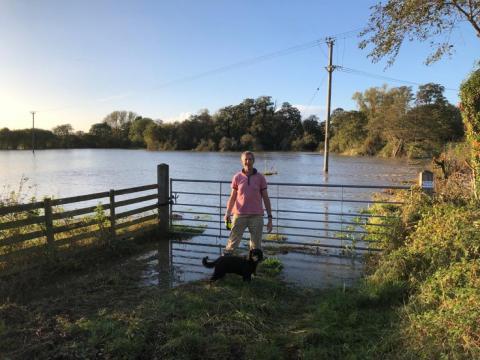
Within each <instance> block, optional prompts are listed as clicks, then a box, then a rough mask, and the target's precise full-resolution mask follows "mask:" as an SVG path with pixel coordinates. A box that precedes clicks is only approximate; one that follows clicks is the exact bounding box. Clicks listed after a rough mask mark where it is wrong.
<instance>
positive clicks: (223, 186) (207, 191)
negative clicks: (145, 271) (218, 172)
mask: <svg viewBox="0 0 480 360" xmlns="http://www.w3.org/2000/svg"><path fill="white" fill-rule="evenodd" d="M229 188H230V182H228V181H216V180H199V179H176V178H174V179H171V180H170V197H171V198H172V199H174V202H173V204H172V205H171V206H170V211H171V213H172V215H171V217H170V219H171V220H170V222H171V224H170V226H171V228H172V232H173V233H176V234H178V235H179V236H181V235H200V236H201V238H202V239H203V240H201V241H204V242H207V243H214V244H216V245H218V244H223V245H224V244H225V243H226V239H227V238H228V236H229V231H228V230H226V229H225V228H224V223H223V215H224V213H225V210H226V208H225V205H226V202H227V199H228V197H229V196H230V194H229V193H228V191H229ZM410 188H411V187H410V186H402V185H394V186H382V185H343V184H315V183H276V182H269V184H268V192H269V197H270V200H271V203H272V212H273V215H274V216H273V218H274V224H273V225H274V231H273V233H272V234H267V233H266V232H264V234H263V237H264V245H267V246H273V247H280V246H281V247H283V248H285V247H287V246H295V247H298V246H302V247H306V248H322V249H324V250H325V251H330V252H331V253H332V254H333V250H335V251H336V252H337V253H338V252H342V251H345V250H346V249H348V250H349V251H354V252H365V251H380V250H381V249H380V248H378V247H377V246H375V243H377V242H379V241H380V240H375V239H371V238H369V237H368V236H367V235H369V236H370V235H377V237H381V236H382V235H383V234H384V233H385V228H387V227H389V225H388V224H385V223H384V222H379V221H378V220H379V219H382V220H386V219H388V218H389V217H387V216H385V215H382V214H379V213H375V212H374V211H372V209H373V208H374V207H375V206H377V205H392V206H398V205H401V204H402V202H399V201H395V199H393V198H392V196H391V193H392V190H410ZM379 193H382V194H383V196H378V194H379ZM365 210H369V211H368V212H367V211H365ZM366 226H369V227H371V228H369V231H368V232H367V231H366V229H365V227H366ZM376 229H377V230H376ZM370 237H371V236H370ZM208 239H210V240H208ZM244 240H247V238H244Z"/></svg>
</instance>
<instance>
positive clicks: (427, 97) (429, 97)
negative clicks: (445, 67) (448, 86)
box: [415, 83, 447, 105]
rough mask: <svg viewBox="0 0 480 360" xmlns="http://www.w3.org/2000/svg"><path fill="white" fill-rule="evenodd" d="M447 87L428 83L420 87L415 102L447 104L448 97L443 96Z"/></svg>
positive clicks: (418, 103) (421, 103)
mask: <svg viewBox="0 0 480 360" xmlns="http://www.w3.org/2000/svg"><path fill="white" fill-rule="evenodd" d="M444 91H445V87H444V86H442V85H440V84H435V83H428V84H425V85H420V86H419V87H418V91H417V95H416V99H415V104H417V105H430V104H435V105H445V104H446V103H447V99H446V98H445V96H443V92H444Z"/></svg>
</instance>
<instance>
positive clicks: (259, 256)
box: [248, 249, 263, 262]
mask: <svg viewBox="0 0 480 360" xmlns="http://www.w3.org/2000/svg"><path fill="white" fill-rule="evenodd" d="M248 259H249V260H252V261H254V262H260V261H262V260H263V251H262V250H260V249H252V250H250V251H249V253H248Z"/></svg>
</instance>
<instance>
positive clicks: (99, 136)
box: [88, 123, 113, 148]
mask: <svg viewBox="0 0 480 360" xmlns="http://www.w3.org/2000/svg"><path fill="white" fill-rule="evenodd" d="M88 133H89V134H90V135H91V136H92V137H93V139H94V142H95V146H96V147H107V148H108V147H110V146H111V145H112V142H113V138H112V135H113V134H112V128H111V127H110V126H109V125H108V124H107V123H97V124H93V125H92V126H91V127H90V131H89V132H88Z"/></svg>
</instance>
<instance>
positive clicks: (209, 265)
mask: <svg viewBox="0 0 480 360" xmlns="http://www.w3.org/2000/svg"><path fill="white" fill-rule="evenodd" d="M216 263H217V262H216V261H208V256H205V257H204V258H203V259H202V264H203V266H205V267H207V268H213V267H215V264H216Z"/></svg>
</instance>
